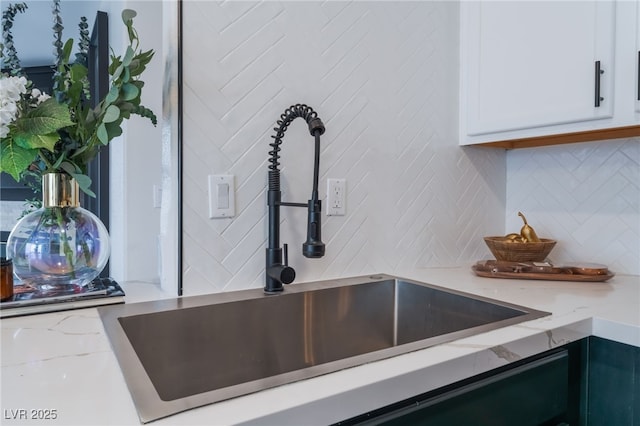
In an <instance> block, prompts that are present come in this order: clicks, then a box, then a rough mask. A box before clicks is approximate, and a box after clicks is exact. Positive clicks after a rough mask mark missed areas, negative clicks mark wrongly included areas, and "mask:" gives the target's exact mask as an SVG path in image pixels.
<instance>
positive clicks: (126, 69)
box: [122, 67, 131, 83]
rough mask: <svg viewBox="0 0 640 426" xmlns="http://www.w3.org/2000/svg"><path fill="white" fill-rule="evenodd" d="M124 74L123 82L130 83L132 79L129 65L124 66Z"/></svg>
mask: <svg viewBox="0 0 640 426" xmlns="http://www.w3.org/2000/svg"><path fill="white" fill-rule="evenodd" d="M123 74H124V75H123V76H122V82H123V83H128V82H129V80H131V73H130V72H129V67H124V73H123Z"/></svg>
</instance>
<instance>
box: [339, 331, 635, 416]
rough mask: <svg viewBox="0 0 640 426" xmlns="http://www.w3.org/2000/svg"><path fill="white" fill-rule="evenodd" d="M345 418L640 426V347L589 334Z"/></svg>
mask: <svg viewBox="0 0 640 426" xmlns="http://www.w3.org/2000/svg"><path fill="white" fill-rule="evenodd" d="M338 424H339V425H388V426H400V425H411V426H417V425H428V426H440V425H442V426H445V425H446V426H457V425H461V426H464V425H473V426H484V425H486V426H500V425H509V426H512V425H518V426H526V425H532V426H535V425H587V426H600V425H607V426H609V425H611V426H640V348H638V347H635V346H630V345H625V344H622V343H618V342H613V341H610V340H606V339H602V338H598V337H589V338H586V339H583V340H580V341H578V342H573V343H570V344H568V345H565V346H562V347H558V348H555V349H552V350H550V351H547V352H545V353H542V354H539V355H536V356H533V357H530V358H526V359H524V360H520V361H518V362H515V363H512V364H509V365H508V366H504V367H501V368H498V369H495V370H492V371H489V372H487V373H484V374H481V375H478V376H475V377H471V378H469V379H467V380H464V381H461V382H457V383H454V384H452V385H449V386H446V387H443V388H440V389H436V390H434V391H430V392H426V393H424V394H421V395H417V396H415V397H413V398H409V399H406V400H404V401H400V402H398V403H395V404H392V405H389V406H386V407H383V408H380V409H378V410H374V411H371V412H369V413H365V414H363V415H360V416H357V417H354V418H351V419H348V420H345V421H343V422H340V423H338Z"/></svg>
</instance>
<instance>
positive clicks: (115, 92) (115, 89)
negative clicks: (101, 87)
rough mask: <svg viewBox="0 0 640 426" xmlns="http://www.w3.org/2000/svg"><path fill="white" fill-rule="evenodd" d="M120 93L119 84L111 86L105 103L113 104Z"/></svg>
mask: <svg viewBox="0 0 640 426" xmlns="http://www.w3.org/2000/svg"><path fill="white" fill-rule="evenodd" d="M119 94H120V91H119V90H118V87H117V86H111V89H110V90H109V93H107V96H105V98H104V103H105V105H109V104H112V103H114V102H115V101H116V99H118V95H119Z"/></svg>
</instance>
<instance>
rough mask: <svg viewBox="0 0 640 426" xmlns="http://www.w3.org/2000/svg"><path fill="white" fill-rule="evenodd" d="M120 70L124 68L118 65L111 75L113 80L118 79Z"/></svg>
mask: <svg viewBox="0 0 640 426" xmlns="http://www.w3.org/2000/svg"><path fill="white" fill-rule="evenodd" d="M122 70H124V66H123V65H122V64H120V65H119V66H118V68H116V70H115V71H114V72H113V74H112V77H113V79H114V80H117V79H119V78H120V74H122Z"/></svg>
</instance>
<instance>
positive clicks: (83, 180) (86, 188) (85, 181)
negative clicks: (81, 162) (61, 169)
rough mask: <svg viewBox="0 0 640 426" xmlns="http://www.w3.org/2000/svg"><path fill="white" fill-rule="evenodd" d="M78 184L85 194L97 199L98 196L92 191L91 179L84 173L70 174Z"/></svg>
mask: <svg viewBox="0 0 640 426" xmlns="http://www.w3.org/2000/svg"><path fill="white" fill-rule="evenodd" d="M69 174H70V175H71V177H72V178H74V179H75V180H76V182H78V186H79V187H80V189H81V190H82V192H84V193H85V194H87V195H89V196H90V197H93V198H95V197H96V194H95V193H94V192H93V191H92V190H91V178H90V177H89V176H87V175H85V174H82V173H69Z"/></svg>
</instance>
